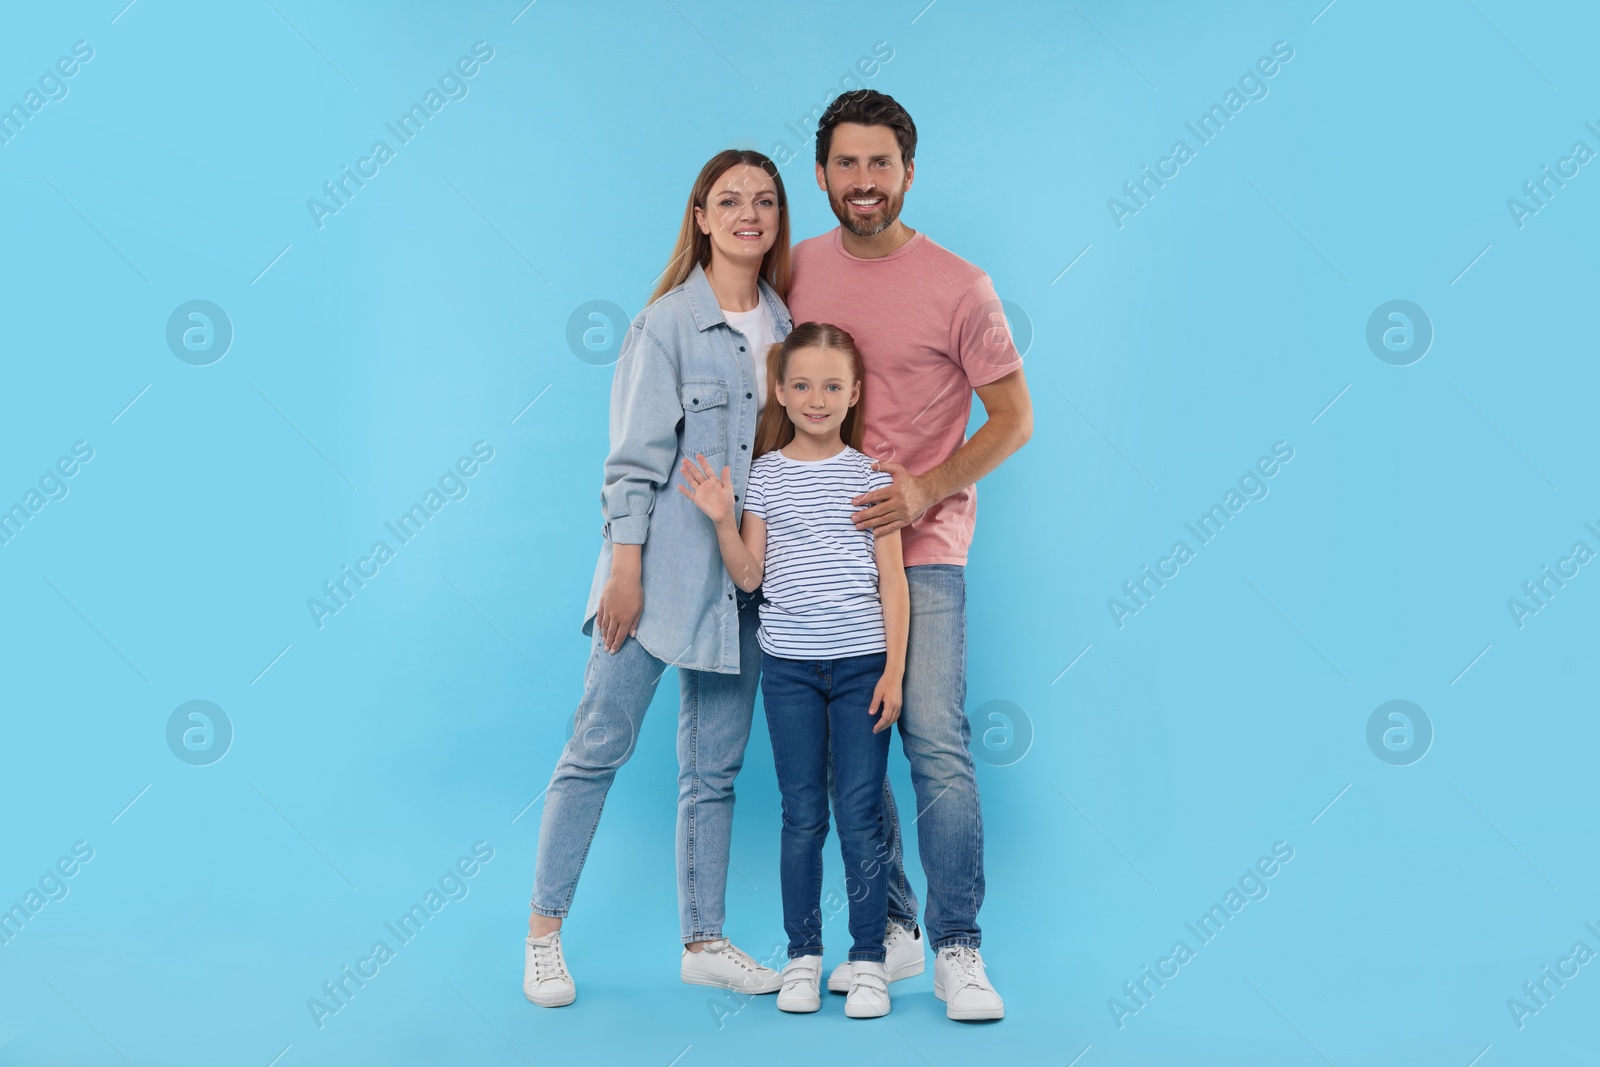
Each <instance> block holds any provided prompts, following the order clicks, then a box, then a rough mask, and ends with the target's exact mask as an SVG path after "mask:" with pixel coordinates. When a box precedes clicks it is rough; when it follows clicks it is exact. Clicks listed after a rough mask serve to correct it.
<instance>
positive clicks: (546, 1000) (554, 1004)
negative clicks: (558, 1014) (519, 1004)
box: [522, 989, 578, 1008]
mask: <svg viewBox="0 0 1600 1067" xmlns="http://www.w3.org/2000/svg"><path fill="white" fill-rule="evenodd" d="M522 995H523V996H525V997H527V998H528V1003H529V1004H537V1005H539V1007H541V1008H564V1007H566V1006H567V1005H568V1004H571V1003H572V1002H573V1001H574V1000H577V999H578V991H577V990H576V989H572V990H569V991H568V992H567V993H566V994H565V995H562V996H556V997H553V998H552V997H543V998H540V999H538V1000H535V999H534V998H533V994H532V993H529V992H528V991H527V990H526V989H524V990H523V991H522Z"/></svg>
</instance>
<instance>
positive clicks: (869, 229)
mask: <svg viewBox="0 0 1600 1067" xmlns="http://www.w3.org/2000/svg"><path fill="white" fill-rule="evenodd" d="M871 195H872V196H881V197H883V206H882V207H880V208H879V209H878V216H877V221H875V222H863V221H861V220H860V219H858V218H856V216H855V210H854V209H853V208H852V207H851V206H850V205H849V203H847V201H848V200H849V199H850V198H851V197H854V196H858V194H856V193H845V194H843V195H841V196H838V197H834V196H829V197H828V204H829V206H830V207H832V208H833V214H834V217H835V218H837V219H838V220H839V225H841V226H843V227H844V228H845V229H847V230H849V231H850V232H851V233H853V234H855V235H856V236H857V237H876V236H878V234H880V233H882V232H883V231H884V230H887V229H888V228H889V227H890V226H893V225H894V224H895V221H896V220H897V219H899V218H900V209H901V208H902V207H904V206H905V202H906V196H905V194H904V193H890V192H888V191H887V190H882V189H874V190H873V191H872V193H871Z"/></svg>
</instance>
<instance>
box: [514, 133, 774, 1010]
mask: <svg viewBox="0 0 1600 1067" xmlns="http://www.w3.org/2000/svg"><path fill="white" fill-rule="evenodd" d="M788 290H789V209H788V201H787V199H786V197H785V195H784V190H783V180H782V178H781V177H779V175H778V168H777V167H776V166H774V165H773V163H772V161H771V160H770V159H768V158H767V157H766V156H764V155H762V154H761V153H760V152H750V151H736V150H728V151H724V152H719V153H718V154H717V155H715V156H713V157H712V158H711V160H710V161H709V162H708V163H706V165H705V166H704V167H703V168H702V169H701V171H700V176H699V177H698V178H697V179H696V180H695V183H694V188H693V189H692V191H691V192H690V195H689V204H688V207H687V208H686V210H685V212H684V217H683V226H682V228H681V229H680V231H679V234H678V242H677V246H676V248H674V250H673V254H672V259H671V260H670V261H669V262H668V264H667V269H666V270H665V271H664V272H663V273H662V277H661V281H660V284H659V285H657V286H656V290H655V292H654V293H653V294H651V298H650V303H649V305H648V306H646V307H645V309H644V310H643V311H642V312H640V313H639V316H638V318H636V319H635V320H634V321H633V325H632V327H631V328H630V329H629V331H628V336H627V338H626V339H625V340H624V342H623V345H622V352H621V355H620V357H619V358H618V360H617V368H616V375H615V377H614V378H613V380H612V387H611V452H610V455H608V456H607V457H606V463H605V486H604V488H603V489H602V490H601V492H600V499H601V505H602V509H603V511H604V514H605V518H606V522H605V527H604V542H603V544H602V545H601V549H600V562H599V565H598V566H597V567H596V568H595V574H594V582H593V585H592V587H591V589H590V593H589V604H588V608H587V609H586V611H585V615H584V623H583V632H584V633H585V634H589V635H591V636H592V639H593V644H592V646H591V651H590V655H589V663H588V667H587V669H586V670H585V674H584V693H583V698H582V700H581V701H580V702H579V704H578V710H577V715H576V717H575V720H574V729H573V735H572V739H571V740H570V741H568V742H567V745H566V748H565V749H564V750H563V751H562V754H561V759H560V761H559V762H558V763H557V764H556V769H555V773H554V774H552V775H551V778H550V786H549V789H548V790H547V791H546V793H545V799H544V817H543V819H542V821H541V823H540V829H539V852H538V859H537V861H536V865H535V870H534V884H533V899H532V901H531V907H532V912H533V914H532V916H531V917H530V919H529V922H528V941H527V952H526V957H525V969H524V972H523V992H524V993H525V994H526V995H527V998H528V999H529V1000H530V1001H532V1002H533V1003H535V1004H538V1005H541V1006H543V1007H558V1006H560V1005H563V1004H570V1003H572V1001H573V999H574V998H575V997H576V995H577V993H576V988H575V986H574V983H573V980H572V976H571V975H570V974H569V973H568V971H567V967H566V962H565V959H564V957H563V953H562V947H561V921H562V919H563V918H564V917H565V916H566V915H567V913H568V909H569V908H570V907H571V903H572V896H573V892H574V891H575V889H576V888H577V883H578V875H579V874H580V872H581V871H582V870H583V861H584V858H585V856H586V855H587V854H588V851H589V842H590V841H591V840H592V838H593V836H594V831H595V827H596V825H597V824H598V822H599V819H600V809H601V807H602V805H604V803H605V797H606V791H607V790H608V789H609V788H610V787H611V782H612V779H613V778H614V777H615V776H616V771H617V768H618V767H619V766H621V765H622V764H623V763H624V762H626V761H627V759H628V757H629V756H630V755H631V754H632V752H633V745H634V741H635V739H636V738H637V737H638V734H639V723H640V720H641V719H642V718H643V716H644V712H645V709H646V708H647V707H648V706H649V704H650V700H651V697H652V696H654V694H655V690H656V683H657V682H658V681H659V680H660V678H661V676H662V674H664V673H665V672H666V670H667V668H668V667H670V666H676V667H677V668H678V679H679V685H680V688H681V692H682V698H681V703H680V705H679V712H678V835H677V836H678V845H677V867H678V910H679V918H680V923H681V927H682V930H681V933H682V939H683V945H684V949H683V957H682V961H681V963H680V968H679V973H680V975H681V977H682V978H683V980H684V981H685V982H690V983H693V984H697V985H710V986H719V987H722V988H727V989H735V990H738V991H740V992H743V993H773V992H776V991H777V990H778V987H779V986H780V985H781V984H782V983H781V978H780V976H779V975H778V973H777V972H776V971H774V970H772V969H771V968H769V967H763V966H761V965H760V964H758V963H756V961H755V960H753V959H751V958H750V956H749V955H747V954H746V953H744V952H742V951H740V950H739V949H737V948H735V947H734V946H733V945H732V944H730V943H729V942H728V940H727V939H726V938H724V937H723V933H722V923H723V902H724V890H725V888H726V884H727V875H728V850H729V844H730V841H731V837H732V830H733V800H734V797H733V780H734V777H735V776H736V775H737V774H738V773H739V768H740V766H741V765H742V764H743V762H744V749H745V743H746V742H747V741H748V740H749V738H750V719H751V713H752V711H753V709H754V706H755V694H756V685H757V681H758V678H759V676H760V667H761V650H760V647H759V646H758V645H757V643H756V627H757V618H756V607H757V605H758V604H759V603H760V590H759V589H757V590H755V591H754V592H752V593H749V594H746V593H745V592H744V591H743V590H740V589H739V588H738V587H737V586H736V585H734V582H733V579H732V578H730V577H729V576H728V573H727V571H726V569H725V568H724V567H723V566H722V560H721V557H720V555H719V553H718V550H717V543H716V536H715V532H714V531H713V530H712V528H711V526H710V524H708V523H707V522H706V521H705V520H704V518H702V517H701V515H700V512H699V511H698V510H697V509H696V508H695V506H694V504H692V503H690V502H689V501H688V500H686V499H685V498H684V497H683V494H681V493H679V492H678V491H677V485H678V483H679V481H681V479H682V473H681V471H679V467H680V465H681V463H682V461H683V460H684V459H693V458H694V457H695V456H697V455H703V456H704V457H705V458H706V460H707V461H708V462H710V463H711V464H713V465H714V466H716V467H717V468H718V469H719V470H720V469H721V468H722V467H724V466H728V467H731V468H732V469H733V475H732V477H733V485H734V492H735V494H736V497H735V499H736V500H737V501H739V502H740V503H739V505H738V506H739V507H741V508H742V506H743V505H742V501H743V498H744V486H745V480H746V477H747V476H748V474H749V472H750V462H751V457H752V451H751V445H752V443H753V441H754V438H755V429H756V419H757V416H758V415H759V413H760V408H761V407H762V406H763V404H764V403H765V400H766V394H767V383H766V353H767V348H768V346H769V345H770V344H771V343H773V342H774V341H779V340H782V339H783V338H784V337H785V336H787V335H788V333H789V329H790V319H789V312H788V310H787V309H786V308H785V307H784V304H783V298H784V297H785V296H786V295H787V294H788ZM675 474H676V478H675V477H674V475H675Z"/></svg>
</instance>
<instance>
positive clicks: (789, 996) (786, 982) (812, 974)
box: [778, 956, 822, 1014]
mask: <svg viewBox="0 0 1600 1067" xmlns="http://www.w3.org/2000/svg"><path fill="white" fill-rule="evenodd" d="M821 982H822V957H821V956H796V957H795V958H794V959H792V960H790V961H789V962H788V963H786V964H784V967H783V988H782V989H780V990H779V991H778V1010H779V1011H792V1012H796V1013H799V1014H803V1013H805V1012H808V1011H816V1010H817V1009H818V1008H820V1007H822V993H821V991H820V990H819V989H818V988H817V987H818V986H819V985H820V984H821Z"/></svg>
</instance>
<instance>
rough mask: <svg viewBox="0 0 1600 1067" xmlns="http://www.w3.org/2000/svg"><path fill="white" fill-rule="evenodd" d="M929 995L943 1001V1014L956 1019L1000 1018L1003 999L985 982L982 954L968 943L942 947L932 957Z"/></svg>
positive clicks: (987, 977)
mask: <svg viewBox="0 0 1600 1067" xmlns="http://www.w3.org/2000/svg"><path fill="white" fill-rule="evenodd" d="M933 995H934V996H936V997H938V998H939V999H940V1000H942V1001H944V1003H945V1011H944V1013H945V1015H947V1016H949V1017H950V1018H952V1019H955V1020H957V1021H959V1022H979V1021H982V1020H985V1019H1003V1018H1005V1015H1006V1006H1005V1002H1004V1001H1002V1000H1001V999H1000V994H999V993H996V992H995V991H994V986H992V985H990V984H989V976H988V975H987V974H985V973H984V970H983V953H981V952H979V951H978V950H977V949H975V948H973V947H972V946H970V945H954V946H952V947H950V948H942V949H940V950H939V955H938V956H936V957H934V960H933Z"/></svg>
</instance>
